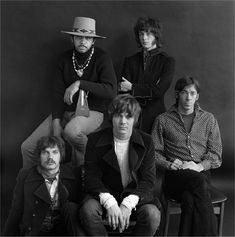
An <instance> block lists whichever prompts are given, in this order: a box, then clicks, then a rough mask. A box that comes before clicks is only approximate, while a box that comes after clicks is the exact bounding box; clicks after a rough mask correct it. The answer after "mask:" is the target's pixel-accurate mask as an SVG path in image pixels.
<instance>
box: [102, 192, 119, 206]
mask: <svg viewBox="0 0 235 237" xmlns="http://www.w3.org/2000/svg"><path fill="white" fill-rule="evenodd" d="M99 198H100V204H101V205H103V206H104V208H105V209H108V208H110V207H111V206H113V205H114V204H117V201H116V199H115V197H114V196H113V195H111V194H110V193H100V194H99Z"/></svg>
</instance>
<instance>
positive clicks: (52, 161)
mask: <svg viewBox="0 0 235 237" xmlns="http://www.w3.org/2000/svg"><path fill="white" fill-rule="evenodd" d="M46 163H54V164H55V161H54V160H53V159H51V158H49V159H48V160H47V162H46Z"/></svg>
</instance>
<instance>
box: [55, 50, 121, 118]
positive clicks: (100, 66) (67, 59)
mask: <svg viewBox="0 0 235 237" xmlns="http://www.w3.org/2000/svg"><path fill="white" fill-rule="evenodd" d="M89 54H90V51H88V52H87V53H85V54H84V55H80V57H85V58H84V60H85V59H86V58H87V57H89ZM72 55H73V50H69V51H66V52H65V53H64V54H62V55H61V56H60V58H59V60H58V66H57V73H56V75H55V80H54V96H53V107H52V108H53V110H52V116H53V119H55V118H62V116H63V114H64V112H65V111H75V109H76V105H77V100H78V93H76V94H75V95H74V98H73V103H72V104H71V105H67V104H66V103H65V102H64V93H65V90H66V88H67V87H69V86H70V85H71V84H72V83H74V82H75V81H77V80H80V89H83V90H84V91H86V92H89V93H88V105H89V108H90V110H95V111H99V112H104V111H105V110H106V104H107V103H109V102H111V100H112V99H113V98H114V97H115V96H116V95H117V79H116V74H115V71H114V68H113V63H112V60H111V58H110V56H109V55H108V54H107V53H106V52H105V51H103V50H102V49H100V48H97V47H95V50H94V54H93V56H92V58H91V61H90V63H89V65H88V67H87V68H86V69H85V70H84V74H83V76H82V77H78V75H77V73H76V72H75V70H74V68H73V61H72ZM81 64H82V63H81Z"/></svg>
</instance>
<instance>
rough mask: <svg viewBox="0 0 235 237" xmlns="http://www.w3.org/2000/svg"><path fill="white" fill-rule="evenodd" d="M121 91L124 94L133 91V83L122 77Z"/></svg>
mask: <svg viewBox="0 0 235 237" xmlns="http://www.w3.org/2000/svg"><path fill="white" fill-rule="evenodd" d="M119 90H120V91H123V92H127V91H130V90H132V83H131V82H129V81H128V80H127V79H126V78H124V77H122V81H121V82H120V84H119Z"/></svg>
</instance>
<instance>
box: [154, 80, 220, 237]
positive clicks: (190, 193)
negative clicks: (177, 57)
mask: <svg viewBox="0 0 235 237" xmlns="http://www.w3.org/2000/svg"><path fill="white" fill-rule="evenodd" d="M199 91H200V89H199V83H198V81H197V80H195V79H193V78H192V77H185V78H181V79H179V80H178V81H177V82H176V85H175V92H176V104H175V105H174V106H172V108H171V109H170V110H169V111H168V112H165V113H163V114H162V115H160V116H159V117H157V118H156V120H155V124H154V127H153V131H152V135H153V140H154V145H155V155H156V163H157V165H158V166H159V167H163V168H164V169H165V170H166V173H165V192H166V194H167V195H168V196H169V197H171V198H173V199H176V200H177V201H179V202H181V208H182V214H181V221H180V228H179V235H180V236H192V235H193V236H213V235H217V232H216V220H215V215H214V211H213V206H212V203H211V199H210V194H209V189H208V187H209V184H210V180H209V176H210V172H209V170H210V169H215V168H218V167H220V165H221V154H222V144H221V137H220V131H219V127H218V123H217V121H216V119H215V118H214V116H213V115H212V114H211V113H208V112H206V111H204V110H202V109H201V108H200V106H199V105H198V103H197V100H198V98H199Z"/></svg>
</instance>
